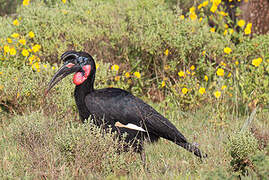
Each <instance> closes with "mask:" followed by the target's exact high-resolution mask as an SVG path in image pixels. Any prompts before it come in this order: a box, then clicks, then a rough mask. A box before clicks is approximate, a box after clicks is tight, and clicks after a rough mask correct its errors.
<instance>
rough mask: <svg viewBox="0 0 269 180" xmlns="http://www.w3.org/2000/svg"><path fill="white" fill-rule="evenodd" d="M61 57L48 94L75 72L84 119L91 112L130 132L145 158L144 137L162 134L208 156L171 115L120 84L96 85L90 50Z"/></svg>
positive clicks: (130, 141) (98, 121)
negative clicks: (167, 117) (161, 112)
mask: <svg viewBox="0 0 269 180" xmlns="http://www.w3.org/2000/svg"><path fill="white" fill-rule="evenodd" d="M61 60H63V61H64V64H63V66H62V67H61V68H60V69H59V70H58V71H57V72H56V74H55V75H54V76H53V78H52V79H51V81H50V82H49V85H48V88H47V90H46V94H47V93H48V91H49V90H50V89H51V88H52V87H53V86H55V85H56V84H57V83H58V82H59V81H61V79H63V78H64V77H66V76H67V75H69V74H71V73H75V74H74V77H73V82H74V84H75V85H76V87H75V93H74V96H75V101H76V104H77V108H78V111H79V115H80V119H81V120H82V122H84V121H85V120H87V119H88V118H89V117H90V116H91V117H93V118H94V120H93V122H94V123H95V124H96V125H97V126H102V127H104V128H108V127H110V128H112V131H113V132H116V133H118V134H119V135H123V134H124V133H127V135H126V137H125V141H126V142H128V144H129V145H130V144H131V145H132V147H133V149H134V150H135V151H136V152H138V153H140V155H141V158H142V160H143V162H144V161H145V154H144V151H143V141H144V140H150V141H151V142H154V141H157V140H158V139H159V138H160V137H162V138H165V139H168V140H170V141H172V142H174V143H176V144H177V145H179V146H181V147H183V148H185V149H186V150H188V151H190V152H192V153H194V154H195V155H196V156H198V157H200V158H203V157H206V156H207V155H206V154H202V153H201V151H200V150H199V149H198V148H197V147H196V146H195V145H192V144H190V143H188V142H187V139H186V138H185V137H184V136H183V135H182V134H181V133H180V132H179V131H178V130H177V128H176V127H175V126H174V125H173V124H172V123H171V122H170V121H169V120H168V119H166V118H165V117H163V116H162V115H161V114H159V113H158V112H157V111H156V110H155V109H153V108H152V107H151V106H150V105H148V104H146V103H145V102H144V101H142V100H141V99H139V98H137V97H135V96H133V95H132V94H131V93H129V92H127V91H125V90H122V89H118V88H105V89H98V90H96V89H94V80H95V72H96V66H95V62H94V59H93V58H92V56H91V55H89V54H88V53H86V52H76V51H67V52H65V53H63V54H62V56H61Z"/></svg>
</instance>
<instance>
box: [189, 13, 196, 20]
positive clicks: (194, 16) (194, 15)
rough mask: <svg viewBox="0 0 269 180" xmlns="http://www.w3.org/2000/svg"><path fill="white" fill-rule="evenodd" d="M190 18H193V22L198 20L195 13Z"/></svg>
mask: <svg viewBox="0 0 269 180" xmlns="http://www.w3.org/2000/svg"><path fill="white" fill-rule="evenodd" d="M190 18H191V20H193V21H194V20H195V19H197V15H196V14H195V12H194V13H191V14H190Z"/></svg>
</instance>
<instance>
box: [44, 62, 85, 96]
mask: <svg viewBox="0 0 269 180" xmlns="http://www.w3.org/2000/svg"><path fill="white" fill-rule="evenodd" d="M81 70H82V71H83V69H82V68H81V66H80V65H76V64H73V63H71V62H66V63H65V64H64V65H63V66H62V67H61V68H60V69H59V70H58V71H57V72H56V73H55V74H54V76H53V77H52V79H51V80H50V82H49V84H48V88H47V89H46V91H45V95H47V94H48V92H49V91H50V89H52V88H53V87H54V86H55V85H56V84H57V83H58V82H60V81H61V80H62V79H63V78H65V77H66V76H68V75H69V74H72V73H74V72H78V71H81Z"/></svg>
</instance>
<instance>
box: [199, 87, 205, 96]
mask: <svg viewBox="0 0 269 180" xmlns="http://www.w3.org/2000/svg"><path fill="white" fill-rule="evenodd" d="M199 93H200V94H202V95H203V94H204V93H205V88H203V87H201V88H200V89H199Z"/></svg>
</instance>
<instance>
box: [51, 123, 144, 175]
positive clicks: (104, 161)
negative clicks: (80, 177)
mask: <svg viewBox="0 0 269 180" xmlns="http://www.w3.org/2000/svg"><path fill="white" fill-rule="evenodd" d="M56 144H57V146H58V148H59V150H60V152H61V153H62V156H63V159H65V160H66V162H68V163H70V166H75V167H78V168H81V170H82V173H88V172H92V173H102V174H103V175H108V174H110V173H115V174H117V173H124V174H126V173H128V172H129V171H130V170H131V169H133V168H136V167H140V166H141V163H140V161H137V159H136V158H137V157H136V154H135V153H134V152H132V151H130V152H124V146H125V145H124V144H125V143H124V142H123V141H119V140H117V139H116V137H115V135H112V134H111V133H110V132H107V133H105V132H104V131H103V130H101V129H100V128H98V127H96V126H95V125H94V124H92V123H90V122H88V123H87V122H86V123H84V124H69V125H68V126H67V127H66V129H64V130H63V131H62V132H59V134H58V135H57V137H56Z"/></svg>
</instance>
